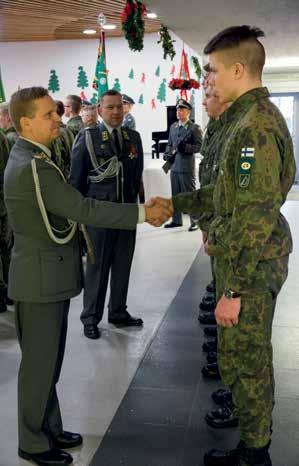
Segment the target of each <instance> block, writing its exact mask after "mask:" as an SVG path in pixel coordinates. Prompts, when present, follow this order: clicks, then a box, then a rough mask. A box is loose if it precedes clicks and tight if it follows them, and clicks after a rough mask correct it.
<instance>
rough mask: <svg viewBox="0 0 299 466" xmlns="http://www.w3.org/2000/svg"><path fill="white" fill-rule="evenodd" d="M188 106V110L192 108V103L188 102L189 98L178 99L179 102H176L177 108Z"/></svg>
mask: <svg viewBox="0 0 299 466" xmlns="http://www.w3.org/2000/svg"><path fill="white" fill-rule="evenodd" d="M180 107H182V108H187V109H188V110H192V105H191V104H189V102H187V100H184V99H180V100H178V102H177V104H176V108H180Z"/></svg>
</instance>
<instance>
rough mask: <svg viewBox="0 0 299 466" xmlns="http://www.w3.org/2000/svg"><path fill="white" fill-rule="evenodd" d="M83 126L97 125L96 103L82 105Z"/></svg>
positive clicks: (94, 126)
mask: <svg viewBox="0 0 299 466" xmlns="http://www.w3.org/2000/svg"><path fill="white" fill-rule="evenodd" d="M81 118H82V121H83V125H84V128H96V127H97V125H98V118H99V115H98V109H97V106H96V105H84V107H83V108H82V111H81Z"/></svg>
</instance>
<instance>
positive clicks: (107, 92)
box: [99, 89, 122, 105]
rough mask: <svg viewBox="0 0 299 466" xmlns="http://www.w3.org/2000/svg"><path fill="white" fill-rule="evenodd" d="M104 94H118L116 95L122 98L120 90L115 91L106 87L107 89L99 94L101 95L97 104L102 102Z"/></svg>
mask: <svg viewBox="0 0 299 466" xmlns="http://www.w3.org/2000/svg"><path fill="white" fill-rule="evenodd" d="M106 95H113V96H114V95H118V96H119V97H120V98H121V99H122V95H121V93H120V92H118V91H116V90H115V89H108V91H106V92H104V93H103V94H102V95H101V97H100V99H99V104H100V105H101V104H102V102H103V100H104V97H105V96H106Z"/></svg>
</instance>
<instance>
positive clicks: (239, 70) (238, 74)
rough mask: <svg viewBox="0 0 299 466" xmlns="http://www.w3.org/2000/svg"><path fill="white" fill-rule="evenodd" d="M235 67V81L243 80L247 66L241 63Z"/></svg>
mask: <svg viewBox="0 0 299 466" xmlns="http://www.w3.org/2000/svg"><path fill="white" fill-rule="evenodd" d="M233 67H234V69H233V73H234V79H235V80H236V81H237V80H239V79H242V78H243V76H244V72H245V66H244V65H243V63H240V62H237V63H234V65H233Z"/></svg>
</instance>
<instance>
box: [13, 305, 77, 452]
mask: <svg viewBox="0 0 299 466" xmlns="http://www.w3.org/2000/svg"><path fill="white" fill-rule="evenodd" d="M69 304H70V301H69V300H67V301H62V302H57V303H46V304H42V303H24V302H17V303H15V316H16V329H17V335H18V339H19V343H20V347H21V352H22V360H21V364H20V368H19V377H18V421H19V447H20V448H21V449H22V450H24V451H26V452H27V453H40V452H43V451H47V450H49V449H50V448H51V436H53V435H54V436H56V435H58V434H60V433H61V432H62V430H63V426H62V420H61V414H60V408H59V401H58V398H57V393H56V384H57V382H58V380H59V375H60V371H61V366H62V361H63V356H64V350H65V343H66V333H67V321H68V311H69Z"/></svg>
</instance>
